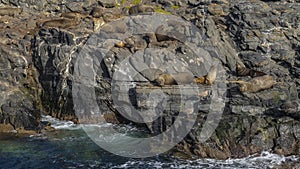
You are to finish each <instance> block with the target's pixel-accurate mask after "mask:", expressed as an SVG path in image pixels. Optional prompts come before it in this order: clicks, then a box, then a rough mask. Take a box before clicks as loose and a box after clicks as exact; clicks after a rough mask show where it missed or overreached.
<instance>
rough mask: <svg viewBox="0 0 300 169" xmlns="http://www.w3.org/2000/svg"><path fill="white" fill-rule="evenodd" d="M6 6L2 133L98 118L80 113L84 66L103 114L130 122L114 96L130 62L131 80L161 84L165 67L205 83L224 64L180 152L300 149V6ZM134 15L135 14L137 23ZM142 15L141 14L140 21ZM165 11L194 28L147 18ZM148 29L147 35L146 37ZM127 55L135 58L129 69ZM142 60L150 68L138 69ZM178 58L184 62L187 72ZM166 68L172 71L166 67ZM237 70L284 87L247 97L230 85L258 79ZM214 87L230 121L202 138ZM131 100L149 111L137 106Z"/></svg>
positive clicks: (101, 0)
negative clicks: (77, 85)
mask: <svg viewBox="0 0 300 169" xmlns="http://www.w3.org/2000/svg"><path fill="white" fill-rule="evenodd" d="M0 2H1V6H0V23H1V30H2V31H1V36H0V37H1V42H0V55H1V57H0V60H1V62H0V64H1V74H0V75H1V76H0V87H1V95H2V99H1V101H0V105H1V110H0V123H1V125H0V131H11V130H18V131H21V130H23V129H25V130H36V131H37V130H39V129H40V122H39V121H40V116H41V114H49V115H51V116H53V117H56V118H60V119H64V120H73V121H76V122H86V121H90V120H95V119H93V118H92V116H91V114H85V116H84V117H78V115H77V116H76V115H75V110H74V103H73V102H74V100H73V96H74V93H72V89H73V88H74V86H73V85H74V84H73V82H74V81H73V80H74V79H76V77H74V72H76V70H77V71H78V70H79V74H80V75H83V76H84V75H89V74H90V72H88V70H89V69H88V67H92V66H93V67H97V69H96V70H97V71H96V72H95V74H96V77H93V78H95V82H96V84H95V86H93V87H95V89H96V90H95V91H96V96H97V103H98V105H99V107H100V108H101V112H103V113H104V116H105V117H106V120H108V121H110V122H116V123H127V122H130V121H128V120H126V119H124V118H122V117H121V116H120V113H121V112H120V108H118V107H117V106H116V105H114V103H113V98H114V97H116V96H115V95H114V94H113V91H115V90H118V89H120V86H118V85H112V84H115V83H114V81H122V80H124V78H123V76H122V75H120V74H119V75H118V73H120V72H121V71H120V70H122V68H124V65H122V64H125V63H126V64H127V66H125V68H128V70H132V71H130V73H132V74H134V75H135V76H133V77H128V78H125V80H126V81H130V83H132V82H133V83H134V84H138V83H147V82H149V80H151V79H152V80H153V79H154V78H155V77H151V75H152V76H153V75H155V73H156V71H157V69H162V70H161V71H163V72H164V71H167V72H169V73H170V72H175V73H176V72H180V71H183V68H182V69H181V67H184V68H187V69H188V71H190V72H191V73H192V74H193V75H196V76H198V77H201V76H204V75H205V74H207V72H208V71H209V69H210V67H211V66H212V65H214V64H216V63H218V65H219V68H220V69H219V70H221V69H222V71H223V72H222V77H221V78H220V77H219V79H218V80H217V82H216V85H217V88H214V87H211V88H210V89H208V90H207V92H206V91H205V92H206V93H203V92H200V94H201V97H202V96H203V98H200V100H201V101H202V104H203V105H204V106H199V108H197V111H198V112H197V113H198V114H197V119H196V123H195V124H196V125H195V126H194V127H193V130H192V131H191V132H190V133H189V134H188V135H187V136H186V137H185V140H184V141H182V142H181V143H180V144H178V146H177V148H175V149H174V151H172V153H173V154H176V155H178V156H182V155H188V156H194V155H196V156H198V157H210V158H222V159H224V158H230V157H242V156H246V155H249V154H254V153H257V152H261V151H264V150H267V151H274V152H276V153H279V154H284V155H291V154H299V153H300V122H299V118H300V114H299V112H300V102H299V91H300V89H299V83H300V81H299V73H300V67H299V65H300V63H299V62H300V60H299V58H300V56H299V50H300V47H299V43H300V38H299V37H300V32H299V31H300V28H299V23H300V21H299V19H300V17H299V16H300V14H299V10H300V2H299V1H297V0H295V1H293V0H290V1H283V0H281V1H280V0H276V1H263V0H251V1H246V0H245V1H235V0H200V1H194V0H188V1H187V0H179V1H177V0H176V1H175V0H174V1H164V0H156V1H143V2H142V4H144V5H147V6H143V7H140V8H141V9H140V8H137V9H132V10H130V11H129V12H128V9H129V8H130V7H132V6H134V5H136V4H138V3H141V2H139V1H120V2H118V1H106V0H89V1H84V2H83V1H76V2H75V1H63V2H57V1H53V2H50V1H43V0H41V1H38V2H35V1H28V0H23V1H21V0H18V1H13V0H1V1H0ZM153 11H155V12H153ZM129 13H130V14H131V15H132V18H130V19H129V20H128V17H127V16H128V15H129ZM138 13H140V14H142V15H141V16H139V18H138V19H136V20H135V17H134V14H138ZM158 14H159V15H161V16H159V17H160V18H164V17H165V18H172V16H176V17H179V18H181V19H182V20H184V21H185V22H186V23H190V24H191V25H192V26H190V27H189V26H187V25H186V24H185V23H183V22H173V21H172V19H169V20H171V21H169V22H168V19H165V21H166V22H161V23H156V22H154V21H153V24H152V20H147V18H149V16H155V15H158ZM147 15H149V16H147ZM124 18H125V19H124ZM126 18H127V20H126ZM143 20H144V21H145V22H144V23H143V22H141V21H143ZM146 21H147V22H146ZM156 24H158V26H157V27H155V25H156ZM159 24H161V25H162V26H160V25H159ZM132 25H134V26H132ZM145 27H146V29H147V32H143V29H145ZM187 27H188V28H187ZM128 32H130V33H128ZM104 42H105V43H104ZM121 42H124V44H122V43H121ZM188 42H192V43H188ZM119 43H120V44H119ZM87 44H88V46H89V48H88V49H87V48H85V46H86V45H87ZM193 45H194V46H196V47H197V48H195V47H194V46H193ZM99 49H101V50H99ZM153 49H154V50H153ZM84 50H87V51H85V52H84V53H89V54H90V55H88V56H87V57H86V58H88V59H90V60H88V62H84V63H87V64H88V65H87V67H86V69H80V67H77V66H76V63H78V56H80V55H82V51H84ZM102 51H105V52H103V53H101V52H102ZM199 53H200V54H201V55H199ZM130 56H135V57H130ZM149 56H150V57H149ZM128 57H129V58H132V59H129V60H128V63H127V62H125V61H124V60H126V58H128ZM141 60H143V63H145V64H144V65H140V64H138V63H139V62H140V61H141ZM175 60H180V61H181V62H180V63H181V64H180V66H178V64H177V63H174V62H173V61H175ZM84 61H86V60H84ZM160 63H167V64H169V65H171V66H170V67H168V69H166V68H165V67H166V66H165V65H163V64H160ZM237 65H241V66H242V67H244V68H248V69H251V70H255V71H260V72H264V73H266V74H268V75H271V76H272V77H273V78H274V79H275V81H276V83H275V85H274V86H273V87H272V88H270V89H266V90H263V91H260V92H256V93H250V92H241V91H240V90H239V88H240V87H239V85H238V84H236V83H226V81H227V82H228V81H249V80H250V79H251V78H252V77H250V76H244V77H241V76H239V73H238V72H237ZM122 66H123V67H122ZM179 67H180V68H179ZM141 68H143V70H146V72H148V74H147V73H145V72H142V70H141ZM124 70H127V69H124ZM139 72H142V73H139ZM149 72H150V73H149ZM77 73H78V72H77ZM145 77H146V78H145ZM122 78H123V79H122ZM224 85H225V86H224ZM112 87H113V88H112ZM206 87H207V86H206ZM112 89H113V90H112ZM219 89H226V90H220V91H219ZM147 90H148V89H147V88H144V89H141V90H139V92H141V93H142V94H141V95H139V97H137V98H141V100H142V98H145V97H148V96H147V94H145V93H147ZM168 90H169V89H168ZM214 91H218V92H217V95H218V96H219V97H222V98H223V96H224V102H222V103H214V107H220V106H221V107H222V106H223V104H224V106H223V109H222V114H221V115H222V116H221V117H222V118H221V119H220V120H221V121H220V123H218V124H219V125H218V127H217V129H216V130H215V132H214V133H213V134H212V137H210V138H209V139H208V140H206V141H205V142H202V141H201V140H202V138H201V136H202V135H201V132H202V130H201V129H202V128H203V124H205V121H206V119H208V117H209V115H210V113H209V108H207V106H205V105H206V103H207V101H209V100H210V102H211V98H213V96H214V94H213V93H214ZM143 93H144V94H143ZM166 93H168V92H166ZM169 93H170V92H169ZM135 94H136V93H135ZM84 97H87V98H89V97H90V96H88V95H86V96H84ZM175 97H176V96H175ZM118 98H119V97H118ZM175 100H176V98H175ZM130 103H135V104H134V106H135V107H139V106H140V108H141V107H142V108H148V107H149V106H148V107H147V105H143V103H140V104H138V100H130ZM175 103H176V102H175ZM178 104H180V103H178ZM122 105H124V104H122ZM75 106H76V105H75ZM175 107H176V105H175ZM179 107H180V106H179ZM77 108H78V107H77ZM79 108H80V107H79ZM121 109H122V108H121ZM118 110H119V111H118ZM179 111H180V110H178V109H170V110H167V111H163V115H162V117H161V118H160V119H158V120H156V121H154V122H153V123H149V124H147V125H146V127H147V128H148V129H149V131H150V132H152V133H160V132H163V131H164V130H165V129H166V128H168V127H170V126H171V125H172V124H173V122H174V118H175V117H176V116H177V114H178V113H179ZM216 117H217V116H216ZM96 121H97V120H96Z"/></svg>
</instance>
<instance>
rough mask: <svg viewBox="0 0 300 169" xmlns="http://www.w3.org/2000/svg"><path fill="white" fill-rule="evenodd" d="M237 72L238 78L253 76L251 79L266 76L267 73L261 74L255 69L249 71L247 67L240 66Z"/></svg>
mask: <svg viewBox="0 0 300 169" xmlns="http://www.w3.org/2000/svg"><path fill="white" fill-rule="evenodd" d="M236 72H237V75H238V76H251V77H258V76H264V75H266V73H264V72H260V71H257V70H253V69H248V68H246V67H243V66H241V65H239V64H237V66H236Z"/></svg>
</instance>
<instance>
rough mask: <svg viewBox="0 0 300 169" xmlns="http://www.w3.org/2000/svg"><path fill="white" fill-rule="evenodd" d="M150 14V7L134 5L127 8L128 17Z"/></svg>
mask: <svg viewBox="0 0 300 169" xmlns="http://www.w3.org/2000/svg"><path fill="white" fill-rule="evenodd" d="M150 12H154V9H153V8H152V7H151V6H147V5H135V6H132V7H130V8H129V15H134V14H139V13H150Z"/></svg>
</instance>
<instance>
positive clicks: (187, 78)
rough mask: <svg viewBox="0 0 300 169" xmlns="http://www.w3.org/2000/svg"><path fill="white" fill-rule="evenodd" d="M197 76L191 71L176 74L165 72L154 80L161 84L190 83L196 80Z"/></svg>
mask: <svg viewBox="0 0 300 169" xmlns="http://www.w3.org/2000/svg"><path fill="white" fill-rule="evenodd" d="M194 79H195V77H194V75H192V74H191V73H187V72H180V73H176V74H175V73H174V74H166V73H163V74H161V75H159V76H158V77H157V78H156V79H155V80H154V82H155V83H156V84H158V85H159V86H164V85H178V84H190V83H193V82H195V80H194Z"/></svg>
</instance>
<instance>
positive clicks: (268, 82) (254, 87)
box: [229, 75, 275, 93]
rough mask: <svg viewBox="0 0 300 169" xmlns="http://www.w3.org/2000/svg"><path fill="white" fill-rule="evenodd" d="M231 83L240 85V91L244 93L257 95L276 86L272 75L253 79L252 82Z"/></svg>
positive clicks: (239, 81)
mask: <svg viewBox="0 0 300 169" xmlns="http://www.w3.org/2000/svg"><path fill="white" fill-rule="evenodd" d="M229 83H238V84H240V91H241V92H242V93H244V92H248V93H256V92H259V91H262V90H265V89H269V88H271V87H272V86H273V85H274V84H275V80H274V78H273V77H272V76H270V75H264V76H259V77H255V78H253V79H251V80H250V81H242V80H238V81H229Z"/></svg>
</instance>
